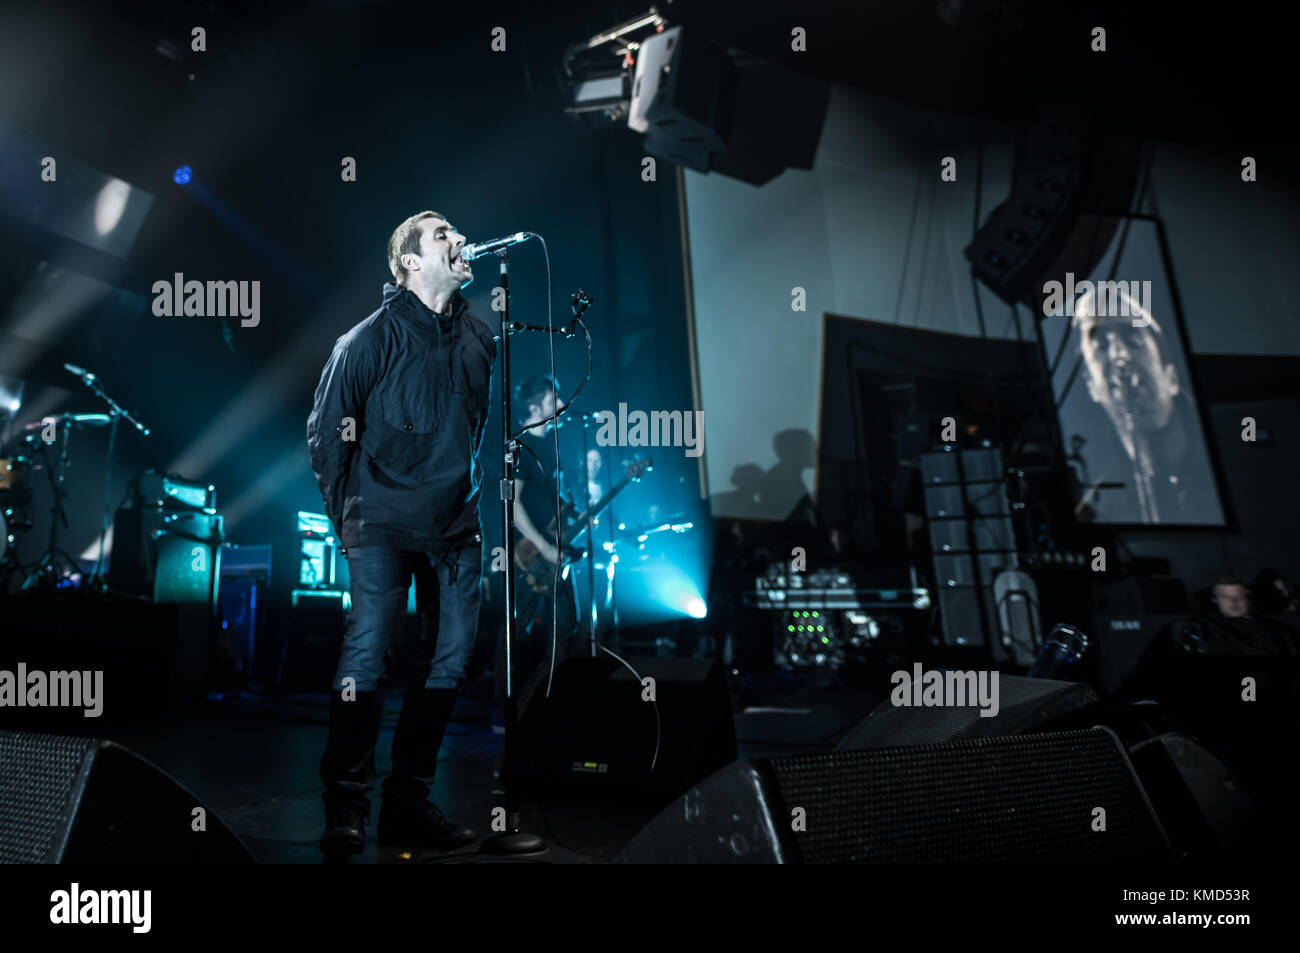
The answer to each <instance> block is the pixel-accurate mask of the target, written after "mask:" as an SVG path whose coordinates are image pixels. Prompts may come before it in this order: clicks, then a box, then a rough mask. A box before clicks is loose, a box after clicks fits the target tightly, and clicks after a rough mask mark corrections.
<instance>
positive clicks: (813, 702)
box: [78, 677, 874, 864]
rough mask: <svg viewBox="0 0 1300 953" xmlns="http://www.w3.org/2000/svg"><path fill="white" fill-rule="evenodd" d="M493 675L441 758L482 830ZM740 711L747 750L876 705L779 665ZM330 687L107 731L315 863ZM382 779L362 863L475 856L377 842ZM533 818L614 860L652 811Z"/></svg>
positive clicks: (287, 859) (572, 845) (460, 801)
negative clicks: (789, 675)
mask: <svg viewBox="0 0 1300 953" xmlns="http://www.w3.org/2000/svg"><path fill="white" fill-rule="evenodd" d="M490 690H491V680H490V677H485V678H483V679H481V680H480V681H479V683H478V684H477V685H475V686H473V687H472V688H471V689H470V690H469V691H468V692H466V693H464V694H463V695H462V697H461V698H460V700H459V702H458V703H457V707H456V710H455V712H454V714H453V719H452V723H451V725H450V726H449V727H448V730H447V736H446V739H445V740H444V742H443V746H442V750H441V753H440V755H439V759H438V775H437V781H436V782H435V785H434V791H433V800H434V801H435V802H436V803H437V804H438V805H439V807H441V808H442V810H443V811H444V812H445V813H446V814H447V816H448V817H450V818H453V819H455V820H456V821H457V822H458V823H463V824H467V825H469V826H470V827H472V828H474V829H475V831H477V832H479V833H480V836H482V835H483V834H484V833H486V832H488V831H489V825H490V821H491V813H490V812H491V809H492V808H493V807H494V806H496V805H499V804H501V803H502V795H501V787H500V782H499V781H495V780H494V779H493V777H492V773H493V766H494V763H495V760H496V756H497V752H498V749H499V746H500V743H501V736H500V735H497V734H494V733H493V732H492V726H491V708H490V704H489V702H490ZM744 697H745V702H744V703H743V705H742V707H741V710H740V711H737V712H735V714H734V718H735V725H736V736H737V742H738V753H739V756H740V757H741V758H746V757H753V756H759V755H774V754H782V753H788V752H793V751H810V750H819V749H823V750H824V749H828V748H831V747H833V746H834V744H835V743H836V742H837V741H838V740H839V738H841V737H843V735H844V734H846V733H847V731H848V730H849V729H850V728H851V727H852V726H853V725H854V724H855V723H856V722H857V721H859V720H860V719H861V718H863V717H865V715H866V714H867V712H869V711H870V709H871V708H872V707H874V701H873V699H870V698H868V697H866V695H865V693H864V692H863V691H862V690H861V689H858V688H850V687H847V686H840V685H835V684H834V683H833V681H832V682H831V683H830V684H827V682H826V680H825V679H823V680H820V682H819V683H817V684H814V683H811V682H809V681H802V682H796V681H792V680H788V679H783V678H779V677H777V678H773V679H770V680H767V682H766V683H765V684H749V685H747V687H746V691H745V693H744ZM401 703H402V695H401V693H400V692H397V691H391V692H389V693H387V696H386V702H385V713H384V722H383V728H382V730H381V734H380V739H379V746H378V748H377V750H376V768H377V770H378V771H379V773H380V775H381V781H382V776H383V775H385V774H387V772H388V771H389V770H390V767H391V764H390V760H389V749H390V746H391V743H392V737H393V729H394V727H395V726H396V724H397V716H398V713H399V711H400V709H401ZM327 711H328V700H327V696H326V695H324V694H318V695H297V696H287V697H279V698H256V697H253V696H247V695H245V696H239V697H228V698H224V699H221V700H210V701H206V702H203V703H189V704H183V705H180V706H178V707H177V708H174V709H172V711H171V713H170V714H171V717H169V718H168V719H167V720H166V721H149V720H138V719H137V720H133V721H132V722H130V723H122V724H118V725H116V726H108V725H105V730H104V731H103V732H102V733H96V732H94V729H90V730H89V731H79V732H78V733H82V734H91V733H94V734H95V735H96V736H97V737H106V738H110V739H111V740H113V741H116V742H118V743H120V744H123V745H125V746H127V747H129V748H130V749H132V750H133V751H135V752H136V753H137V754H139V755H141V756H143V757H145V758H147V759H149V760H150V761H152V762H153V763H154V764H156V765H157V766H158V767H160V768H162V769H163V770H164V771H166V772H167V773H168V774H170V775H171V776H172V777H174V778H175V779H176V780H177V781H179V782H180V783H181V784H183V785H185V786H186V787H187V788H189V789H190V790H191V791H192V792H193V793H194V794H195V795H196V796H197V797H198V798H199V799H200V800H201V801H202V802H203V803H204V804H205V805H206V806H207V807H208V809H209V810H210V811H212V812H213V813H215V815H216V816H217V817H219V818H220V819H221V820H222V821H223V822H224V823H226V824H227V825H228V826H229V827H230V828H231V829H232V830H233V831H234V832H235V833H236V834H237V835H238V836H239V837H240V839H241V840H243V842H244V843H245V844H246V845H247V846H248V848H249V849H250V850H251V851H252V852H253V855H254V856H255V857H256V858H257V860H259V861H261V862H263V863H278V864H318V863H321V862H322V861H323V858H322V855H321V853H320V851H319V850H318V849H317V841H318V839H319V838H320V835H321V831H322V825H323V822H324V814H323V808H322V804H321V798H320V784H319V781H318V780H317V767H318V764H319V760H320V756H321V752H322V750H323V748H324V745H325V736H326V724H327V722H326V713H327ZM377 794H378V792H377V791H376V792H375V795H374V796H372V809H371V821H370V826H369V827H368V828H367V847H366V850H365V852H364V853H362V854H360V855H358V856H356V857H354V858H351V862H352V863H363V864H373V863H379V864H382V863H421V862H430V861H437V860H469V859H470V858H471V857H472V856H473V855H475V854H476V853H477V851H478V845H477V844H473V845H469V846H467V847H465V848H462V849H461V850H459V851H456V852H454V854H452V852H445V851H419V852H410V853H407V852H403V851H402V850H400V849H398V848H389V847H380V846H379V845H377V844H376V843H375V824H376V821H377V819H378V810H379V799H378V796H377ZM520 810H521V814H520V817H521V821H520V826H521V828H522V829H523V830H525V831H529V832H531V833H535V834H537V835H539V836H541V837H543V838H544V839H545V840H546V842H547V844H548V847H549V849H550V855H549V856H548V857H547V858H546V859H548V860H551V861H552V862H553V861H555V860H563V861H566V862H575V863H582V862H594V863H601V862H606V861H609V860H611V859H612V858H613V857H614V856H615V855H617V854H618V852H619V851H620V850H621V849H622V847H623V845H624V844H625V843H626V842H627V841H628V840H629V839H630V838H631V837H632V836H633V835H634V834H636V832H637V831H638V830H640V828H641V827H642V826H643V825H644V824H645V822H646V821H648V820H649V819H650V817H652V816H653V814H654V813H655V812H654V811H653V810H650V809H647V808H644V807H639V806H634V805H625V804H619V803H598V804H593V803H590V802H580V801H577V800H574V799H572V798H571V797H568V798H565V797H557V798H556V799H554V800H551V799H542V800H538V799H536V798H531V799H521V804H520Z"/></svg>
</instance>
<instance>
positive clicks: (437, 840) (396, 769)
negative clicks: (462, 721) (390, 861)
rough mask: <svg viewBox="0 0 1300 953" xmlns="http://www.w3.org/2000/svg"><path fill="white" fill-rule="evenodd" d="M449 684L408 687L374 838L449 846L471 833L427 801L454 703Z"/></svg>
mask: <svg viewBox="0 0 1300 953" xmlns="http://www.w3.org/2000/svg"><path fill="white" fill-rule="evenodd" d="M458 694H459V693H458V692H457V691H456V689H454V688H412V689H409V690H408V691H407V693H406V701H405V702H403V704H402V714H401V717H400V718H398V720H397V731H396V732H395V733H394V735H393V773H392V774H390V775H389V776H388V778H387V779H386V780H385V781H384V788H383V797H384V804H383V808H382V809H381V810H380V812H379V842H380V843H381V844H400V845H402V846H407V847H440V848H453V847H460V846H463V845H464V844H468V843H470V842H471V841H473V840H474V839H475V834H474V832H473V831H472V830H470V829H469V828H467V827H463V826H461V825H459V824H454V823H452V822H451V821H449V820H447V818H446V817H445V816H444V815H443V813H442V812H441V811H440V810H438V808H437V807H436V806H434V805H433V804H431V803H429V800H428V798H429V789H430V788H431V787H432V786H433V779H434V774H435V772H436V771H437V767H438V750H439V749H440V748H441V747H442V739H443V736H444V735H445V734H446V732H447V723H448V721H450V720H451V712H452V709H453V708H455V707H456V696H457V695H458Z"/></svg>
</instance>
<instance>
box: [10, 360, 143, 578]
mask: <svg viewBox="0 0 1300 953" xmlns="http://www.w3.org/2000/svg"><path fill="white" fill-rule="evenodd" d="M64 366H65V367H66V368H67V369H68V370H69V371H70V372H72V373H75V374H76V375H77V376H78V377H80V378H81V379H82V382H83V383H84V384H85V385H86V386H87V387H89V388H90V389H91V390H92V391H94V393H95V394H96V396H98V397H99V398H100V399H101V400H103V401H104V402H105V403H107V404H108V406H109V411H110V412H109V413H107V414H97V413H66V414H55V415H51V416H47V417H44V418H43V419H41V420H39V421H34V422H32V423H29V424H26V425H24V426H23V428H22V429H21V430H20V431H19V432H18V434H17V436H16V437H15V438H14V439H13V440H11V441H10V442H9V443H5V444H0V521H2V522H0V594H3V595H8V594H10V593H11V592H13V591H14V589H15V588H19V587H18V586H17V585H15V583H17V582H19V581H20V582H21V589H22V590H23V591H28V590H31V589H36V588H54V589H65V588H69V587H73V586H76V585H78V584H79V583H80V582H81V578H80V577H81V576H82V570H81V565H80V563H78V562H77V560H76V559H75V558H74V557H73V556H72V555H70V554H69V553H68V552H66V551H65V550H63V549H62V548H61V547H60V543H59V537H60V534H61V531H62V530H66V529H67V528H68V526H69V523H68V514H67V511H66V510H65V509H64V505H63V504H64V501H65V500H66V499H67V498H68V491H67V490H66V489H65V488H64V485H65V482H66V480H67V475H68V453H69V449H70V448H71V445H72V435H73V433H74V432H77V431H83V430H89V429H91V428H97V427H108V428H109V439H108V451H107V459H106V461H105V477H104V506H105V510H104V524H103V526H102V527H101V530H102V532H101V534H100V540H99V558H98V559H97V560H96V562H95V569H94V572H93V574H92V576H91V581H92V582H93V583H94V584H96V585H98V586H100V587H101V588H102V586H103V576H102V569H103V562H104V542H105V537H106V535H107V532H108V522H109V518H110V516H111V514H112V470H113V448H114V445H115V443H116V438H117V427H118V422H119V421H120V420H125V421H127V422H128V423H130V424H132V425H133V426H134V427H135V428H136V429H137V430H139V431H140V432H141V433H142V434H145V435H148V433H149V430H148V428H147V427H145V426H144V425H143V424H141V423H140V422H139V421H138V420H136V419H135V418H134V417H133V416H132V415H131V414H130V413H128V412H127V411H125V410H123V409H122V408H121V407H120V406H119V405H118V404H117V402H116V401H114V400H113V399H112V398H111V397H109V396H108V395H107V394H106V393H104V390H103V388H102V387H100V385H99V379H98V378H97V377H96V376H95V375H94V374H91V373H90V372H89V371H86V370H85V369H84V368H79V367H76V368H74V367H73V366H72V365H64ZM5 429H6V428H3V427H0V434H3V433H4V431H5ZM40 471H43V472H44V473H45V475H46V478H47V479H48V480H49V484H50V490H51V493H52V502H51V504H50V517H51V518H50V537H49V545H48V546H47V547H46V549H45V552H44V553H42V554H41V556H40V558H39V559H38V560H37V562H36V563H35V565H34V566H32V567H30V569H29V568H28V567H27V566H24V565H23V563H22V561H21V560H20V559H19V557H18V544H19V542H20V541H21V539H22V537H23V534H24V533H26V532H28V531H30V530H31V529H32V527H33V525H34V524H33V522H32V519H31V507H32V499H33V490H34V489H35V484H36V482H37V480H38V477H37V476H36V474H37V473H38V472H40Z"/></svg>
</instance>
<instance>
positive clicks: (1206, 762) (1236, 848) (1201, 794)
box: [1130, 732, 1296, 861]
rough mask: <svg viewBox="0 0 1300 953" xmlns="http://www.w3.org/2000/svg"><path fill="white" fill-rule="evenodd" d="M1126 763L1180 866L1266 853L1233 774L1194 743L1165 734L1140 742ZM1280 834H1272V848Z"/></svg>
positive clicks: (1255, 812) (1250, 802)
mask: <svg viewBox="0 0 1300 953" xmlns="http://www.w3.org/2000/svg"><path fill="white" fill-rule="evenodd" d="M1130 757H1131V758H1132V759H1133V766H1134V768H1136V769H1137V772H1138V776H1139V777H1140V778H1141V779H1142V784H1143V786H1144V787H1145V788H1146V790H1147V792H1148V794H1149V795H1150V797H1151V803H1152V804H1153V805H1154V806H1155V809H1156V813H1157V814H1158V815H1159V817H1160V819H1161V820H1162V821H1163V822H1164V826H1165V830H1166V831H1167V832H1168V834H1169V840H1170V842H1171V843H1172V844H1173V847H1174V852H1175V853H1176V854H1177V855H1178V859H1179V860H1185V861H1198V860H1208V859H1216V860H1217V859H1223V858H1227V857H1239V858H1240V857H1244V856H1247V855H1251V854H1256V853H1259V854H1262V853H1266V852H1267V850H1266V849H1265V845H1266V844H1267V843H1268V842H1269V838H1264V837H1262V836H1260V831H1259V809H1258V807H1257V805H1256V804H1255V801H1254V799H1253V798H1252V797H1251V796H1250V795H1249V794H1248V793H1247V792H1246V788H1245V786H1244V785H1243V784H1242V782H1241V780H1240V779H1238V778H1237V776H1236V775H1235V774H1234V773H1233V771H1232V770H1231V769H1229V768H1228V766H1227V765H1225V764H1224V763H1223V762H1222V761H1220V760H1219V759H1218V758H1217V757H1215V756H1214V755H1213V754H1211V753H1210V752H1209V751H1208V750H1206V749H1205V748H1204V747H1202V746H1201V745H1200V744H1199V743H1198V742H1196V741H1194V740H1193V739H1192V738H1190V737H1188V736H1187V735H1184V734H1181V733H1178V732H1168V733H1165V734H1162V735H1158V736H1157V737H1154V738H1146V739H1144V740H1142V741H1140V742H1138V743H1137V744H1135V745H1134V746H1133V747H1132V749H1130ZM1281 833H1282V832H1281V831H1276V832H1274V836H1273V839H1272V840H1273V843H1278V837H1277V835H1278V834H1281ZM1285 839H1286V840H1290V841H1294V840H1296V836H1295V835H1294V834H1291V835H1289V836H1287V837H1286V838H1285Z"/></svg>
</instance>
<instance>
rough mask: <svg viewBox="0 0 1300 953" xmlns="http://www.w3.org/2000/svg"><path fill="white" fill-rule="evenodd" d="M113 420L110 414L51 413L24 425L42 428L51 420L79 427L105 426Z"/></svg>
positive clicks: (32, 428) (27, 427)
mask: <svg viewBox="0 0 1300 953" xmlns="http://www.w3.org/2000/svg"><path fill="white" fill-rule="evenodd" d="M112 420H113V418H112V417H110V416H109V415H108V414H51V415H50V416H48V417H45V418H44V419H42V420H36V421H33V422H32V423H30V424H26V425H24V427H23V429H24V430H41V429H43V428H44V427H46V426H47V425H48V424H49V423H50V422H51V421H53V422H54V423H56V424H58V425H59V426H60V427H62V426H63V425H64V424H73V425H75V426H77V427H104V426H107V425H108V424H109V423H111V422H112Z"/></svg>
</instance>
